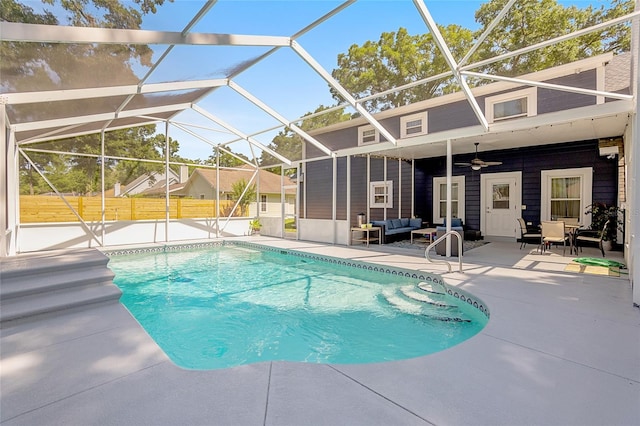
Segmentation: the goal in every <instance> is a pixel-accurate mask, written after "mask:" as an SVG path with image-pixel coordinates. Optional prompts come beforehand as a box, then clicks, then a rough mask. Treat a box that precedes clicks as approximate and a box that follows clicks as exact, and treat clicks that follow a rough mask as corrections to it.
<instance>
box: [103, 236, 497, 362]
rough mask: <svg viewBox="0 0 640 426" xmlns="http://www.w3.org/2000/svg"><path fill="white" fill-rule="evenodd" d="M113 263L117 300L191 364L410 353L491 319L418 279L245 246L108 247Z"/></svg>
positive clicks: (450, 340)
mask: <svg viewBox="0 0 640 426" xmlns="http://www.w3.org/2000/svg"><path fill="white" fill-rule="evenodd" d="M109 267H110V268H111V269H112V270H113V271H114V272H115V274H116V277H115V279H114V282H115V283H116V285H118V287H120V288H121V289H122V291H123V295H122V298H121V299H120V300H121V302H122V303H123V304H124V305H125V306H126V308H127V309H128V310H129V311H130V312H131V314H132V315H133V316H134V317H135V318H136V319H137V320H138V322H139V323H140V324H141V325H142V326H143V327H144V329H145V330H146V331H147V332H148V333H149V335H150V336H151V337H152V338H153V339H154V340H155V341H156V342H157V343H158V345H159V346H160V347H161V348H162V349H163V350H164V352H165V353H166V354H167V355H168V356H169V358H170V359H171V360H172V361H173V362H174V363H175V364H177V365H178V366H181V367H183V368H188V369H199V370H203V369H218V368H226V367H231V366H237V365H242V364H250V363H255V362H261V361H271V360H288V361H302V362H312V363H341V364H342V363H370V362H381V361H389V360H399V359H407V358H413V357H417V356H421V355H425V354H430V353H433V352H437V351H441V350H444V349H447V348H449V347H451V346H453V345H456V344H458V343H460V342H462V341H464V340H466V339H469V338H470V337H472V336H473V335H475V334H476V333H478V332H479V331H480V330H481V329H482V328H483V327H484V325H485V324H486V322H487V318H486V316H485V315H484V314H483V313H481V312H480V311H478V310H477V309H476V308H474V307H473V306H469V305H468V304H467V303H465V302H463V301H461V300H460V299H457V298H454V297H452V296H450V295H446V294H437V293H433V292H427V291H424V290H423V289H421V288H419V287H418V286H417V284H418V283H419V281H418V280H417V279H411V278H406V277H402V276H397V275H391V274H386V273H381V272H372V271H367V270H362V269H356V268H352V267H347V266H341V265H336V264H333V263H328V262H324V261H321V260H320V261H314V260H310V259H307V258H304V257H300V256H295V255H291V254H282V253H279V252H272V251H262V250H256V249H251V248H246V247H241V246H234V245H225V246H218V247H211V248H206V249H196V250H188V251H182V252H158V253H147V254H136V255H126V256H113V257H112V258H111V259H110V261H109ZM422 287H424V288H425V289H426V290H429V291H437V290H438V287H439V289H440V290H442V287H441V286H438V285H429V286H425V285H424V284H423V285H422ZM416 299H425V300H426V302H425V301H424V300H421V301H418V300H416Z"/></svg>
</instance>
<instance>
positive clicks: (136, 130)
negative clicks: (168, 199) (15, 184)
mask: <svg viewBox="0 0 640 426" xmlns="http://www.w3.org/2000/svg"><path fill="white" fill-rule="evenodd" d="M154 132H155V126H153V125H149V126H142V127H133V128H130V129H123V130H115V131H111V132H107V133H105V155H106V156H112V157H121V158H143V159H147V160H156V161H163V160H164V158H165V136H164V135H161V134H160V135H159V134H155V133H154ZM178 147H179V146H178V142H177V141H175V140H173V139H171V138H169V159H170V161H172V162H185V159H183V158H181V157H179V156H178V155H177V152H178ZM38 149H40V150H47V151H59V152H69V153H71V154H68V155H59V154H51V153H46V152H29V151H27V152H26V154H27V155H28V156H29V158H30V159H31V161H32V162H33V163H34V165H35V166H36V167H37V168H38V170H40V171H42V173H43V174H44V175H45V176H46V177H47V179H48V180H49V181H50V182H51V183H52V184H53V185H54V186H55V187H56V189H57V190H58V191H59V192H62V193H73V194H91V193H95V192H98V191H100V189H101V184H100V178H101V164H100V158H97V157H94V156H92V157H87V156H81V155H73V153H78V154H92V155H95V156H98V155H100V152H101V140H100V135H99V134H94V135H85V136H81V137H77V138H70V139H63V140H59V141H53V142H48V143H45V144H39V145H38ZM121 158H111V159H110V158H106V159H105V188H112V187H113V185H114V184H115V183H116V182H120V183H122V184H123V185H126V184H128V183H130V182H131V181H133V180H134V179H136V178H138V177H139V176H141V175H143V174H145V173H151V172H160V173H162V172H164V165H163V164H161V163H151V162H144V161H133V160H123V159H121ZM171 168H172V169H173V170H174V171H176V172H177V171H178V170H179V166H178V165H171ZM20 169H21V171H20V192H21V193H22V194H40V193H47V192H52V191H53V190H52V189H51V188H50V187H49V185H48V184H47V183H46V182H45V181H44V180H43V179H42V178H41V177H40V174H39V173H38V172H37V171H36V170H34V168H33V166H31V164H30V163H29V162H28V161H27V160H25V159H24V158H22V159H21V162H20Z"/></svg>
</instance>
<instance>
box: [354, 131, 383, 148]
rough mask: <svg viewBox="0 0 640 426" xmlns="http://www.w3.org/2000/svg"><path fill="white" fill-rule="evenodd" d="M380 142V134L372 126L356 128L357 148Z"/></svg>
mask: <svg viewBox="0 0 640 426" xmlns="http://www.w3.org/2000/svg"><path fill="white" fill-rule="evenodd" d="M378 142H380V134H379V133H378V130H377V129H376V128H375V127H373V126H361V127H358V146H360V145H368V144H372V143H378Z"/></svg>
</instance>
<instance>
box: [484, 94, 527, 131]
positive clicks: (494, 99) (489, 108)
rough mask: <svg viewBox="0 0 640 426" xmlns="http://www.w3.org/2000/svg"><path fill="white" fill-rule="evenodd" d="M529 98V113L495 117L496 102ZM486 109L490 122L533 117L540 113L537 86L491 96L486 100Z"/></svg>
mask: <svg viewBox="0 0 640 426" xmlns="http://www.w3.org/2000/svg"><path fill="white" fill-rule="evenodd" d="M521 98H526V99H527V113H526V114H521V115H511V116H509V117H501V118H498V119H496V118H494V116H493V106H494V105H496V104H500V103H504V102H509V101H513V100H516V99H521ZM484 111H485V116H486V118H487V122H489V123H499V122H501V121H508V120H512V119H515V118H518V117H533V116H535V115H538V90H537V88H536V87H530V88H528V89H523V90H516V91H515V92H509V93H503V94H501V95H496V96H489V97H487V98H485V100H484Z"/></svg>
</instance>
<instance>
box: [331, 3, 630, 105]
mask: <svg viewBox="0 0 640 426" xmlns="http://www.w3.org/2000/svg"><path fill="white" fill-rule="evenodd" d="M506 3H507V0H491V1H488V2H487V3H484V4H482V5H481V6H480V8H479V9H478V10H477V11H476V13H475V19H476V21H477V22H478V23H479V24H480V25H481V28H480V29H478V31H476V32H472V31H471V30H469V29H466V28H463V27H460V26H457V25H448V26H446V27H441V26H439V27H438V28H439V30H440V32H441V33H442V36H443V38H444V40H445V41H446V42H447V45H448V47H449V49H450V50H451V52H452V54H453V57H454V58H456V59H458V60H459V59H461V58H463V57H464V56H465V55H466V53H467V52H468V50H469V48H470V47H471V46H472V45H473V43H474V42H475V40H477V39H478V38H479V36H480V35H481V34H482V33H483V32H484V31H485V29H486V28H487V26H488V25H489V24H490V23H491V22H492V21H493V19H494V18H495V17H496V16H497V15H498V13H500V11H501V10H502V9H503V8H504V6H505V4H506ZM633 9H634V1H633V0H613V1H612V2H611V6H610V7H609V8H605V7H604V6H601V7H600V8H599V9H594V8H593V7H592V6H588V7H586V8H584V9H581V8H578V7H576V6H567V7H564V6H562V5H560V4H558V3H557V1H556V0H522V1H518V2H516V3H515V4H514V5H513V6H512V7H511V9H510V11H509V12H508V13H507V15H506V16H504V17H503V18H502V19H501V21H500V22H499V24H498V25H497V26H496V27H495V28H494V29H493V31H492V32H491V33H490V34H489V36H488V37H487V39H486V40H485V41H484V42H483V44H482V45H481V46H480V48H479V49H478V50H477V51H476V52H475V54H474V55H473V56H472V57H471V58H470V61H469V63H473V62H475V61H478V60H482V59H488V58H493V57H495V56H497V55H501V54H504V53H508V52H513V51H515V50H517V49H521V48H524V47H527V46H531V45H533V44H535V43H538V42H541V41H546V40H549V39H552V38H554V37H557V36H560V35H564V34H568V33H570V32H573V31H576V30H579V29H582V28H586V27H590V26H592V25H595V24H597V23H600V22H604V21H606V20H610V19H613V18H615V17H618V16H622V15H624V14H628V13H631V12H632V11H633ZM630 34H631V30H630V25H629V24H628V23H627V24H621V25H617V26H614V27H610V28H608V29H606V30H603V31H599V32H594V33H591V34H587V35H584V36H581V37H579V38H575V39H571V40H568V41H565V42H563V43H560V44H557V45H553V46H549V47H546V48H544V49H538V50H535V51H532V52H529V53H524V54H521V55H517V56H514V57H511V58H509V59H506V60H503V61H500V62H496V63H492V64H488V65H485V66H483V67H482V68H481V69H477V70H476V71H480V72H487V73H491V74H499V75H509V76H514V75H521V74H525V73H529V72H533V71H539V70H542V69H545V68H548V67H552V66H557V65H561V64H565V63H568V62H572V61H576V60H578V59H582V58H586V57H590V56H593V55H597V54H600V53H603V52H605V51H613V52H615V53H620V52H623V51H628V50H629V47H630ZM445 71H449V67H448V66H447V64H446V63H445V62H444V58H443V56H442V54H441V52H440V51H439V49H438V48H437V46H436V45H435V43H434V42H433V38H432V36H431V34H422V35H414V36H412V35H409V34H408V33H407V31H406V29H404V28H400V29H398V31H397V32H391V33H383V34H382V35H381V36H380V40H378V42H373V41H367V42H365V43H364V44H363V45H362V46H358V45H353V46H351V47H350V48H349V50H348V52H347V53H344V54H340V55H338V68H336V69H334V70H333V72H332V75H333V77H334V78H336V79H337V80H338V81H339V82H340V84H342V86H343V87H345V88H346V89H347V90H348V91H349V92H350V93H351V94H353V95H354V96H355V97H356V98H358V99H362V98H365V97H367V96H370V95H372V94H376V93H380V92H383V91H386V90H389V89H393V88H395V87H398V86H400V85H403V84H407V83H410V82H413V81H417V80H420V79H423V78H426V77H431V76H434V75H437V74H439V73H441V72H445ZM487 82H488V81H487V80H475V79H474V80H469V84H470V85H475V84H486V83H487ZM456 90H459V88H458V85H457V83H456V82H455V81H454V80H453V78H446V79H443V80H439V81H432V82H429V83H425V84H422V85H420V86H416V87H414V88H411V89H407V90H403V91H400V92H393V93H390V94H388V95H384V96H381V97H379V98H376V99H374V100H370V101H367V102H364V103H363V105H364V106H365V108H366V109H367V110H368V111H371V112H377V111H382V110H385V109H389V108H396V107H399V106H403V105H408V104H411V103H414V102H417V101H420V100H424V99H428V98H431V97H434V96H438V95H442V94H446V93H450V92H452V91H456ZM333 94H334V98H335V99H336V100H338V101H341V100H342V99H341V98H340V97H339V95H338V94H337V93H335V92H334V93H333Z"/></svg>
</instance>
